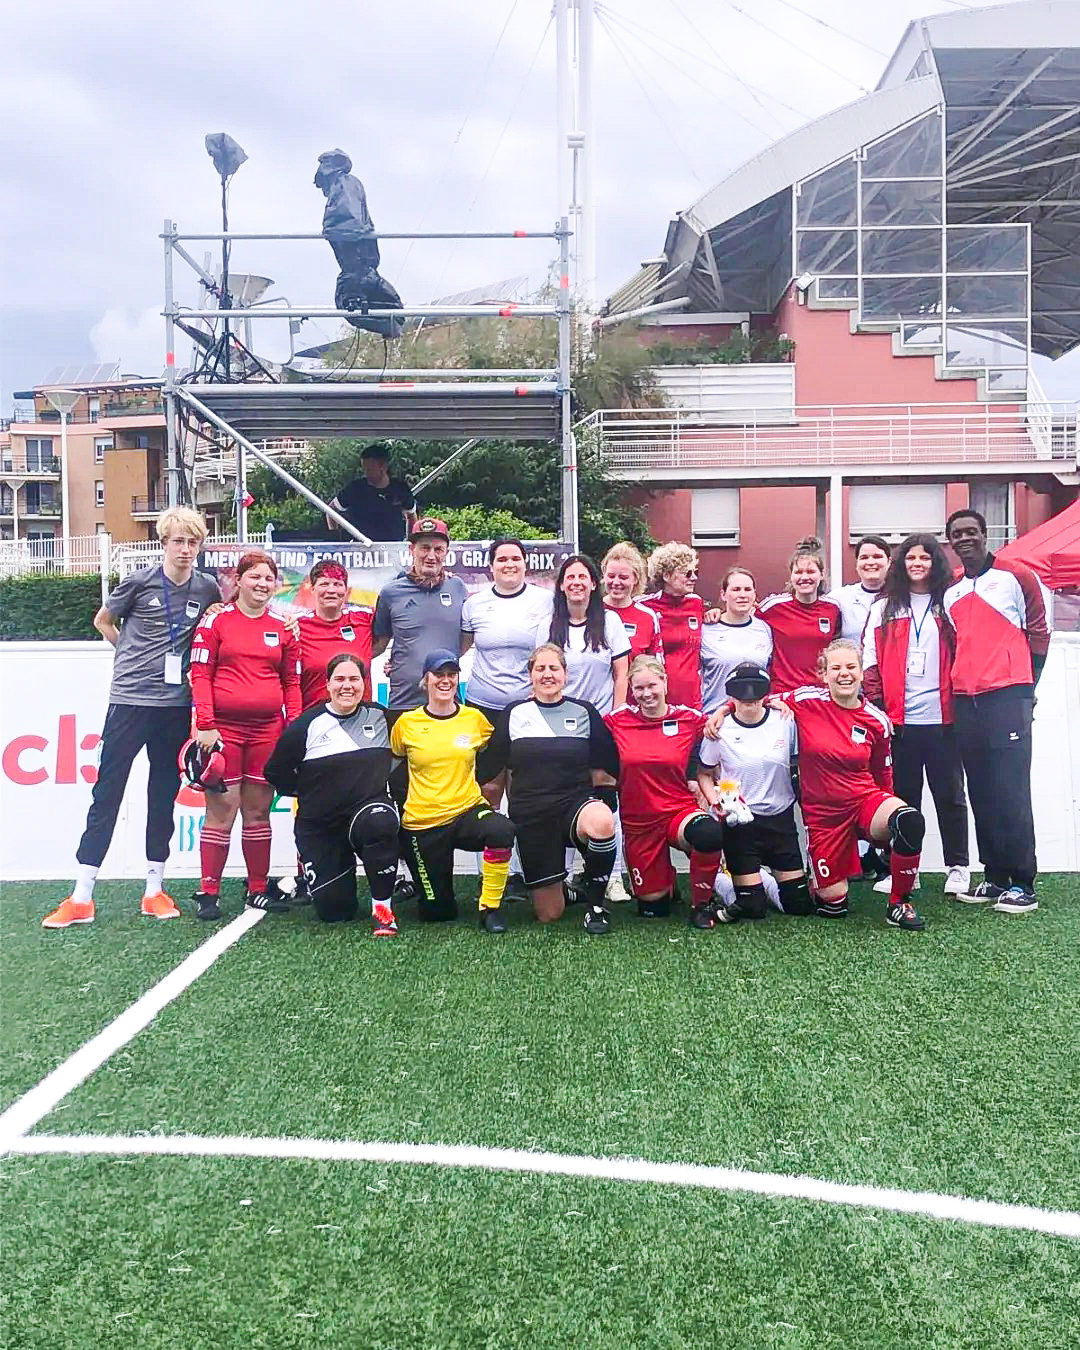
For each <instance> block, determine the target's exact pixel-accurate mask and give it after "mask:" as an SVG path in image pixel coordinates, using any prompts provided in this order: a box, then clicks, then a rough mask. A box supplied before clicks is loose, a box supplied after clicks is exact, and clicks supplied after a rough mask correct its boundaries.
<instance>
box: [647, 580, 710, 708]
mask: <svg viewBox="0 0 1080 1350" xmlns="http://www.w3.org/2000/svg"><path fill="white" fill-rule="evenodd" d="M638 603H639V604H641V605H644V606H645V608H646V609H651V610H653V611H654V612H655V614H656V615H657V617H658V618H659V620H660V637H661V640H662V641H663V644H664V669H665V670H666V671H667V682H668V688H667V691H668V701H669V702H670V703H681V704H684V705H685V706H686V707H688V708H700V707H701V626H702V624H703V623H704V622H705V601H704V600H702V598H701V596H700V595H695V594H691V595H684V596H683V598H682V599H681V600H675V599H674V598H673V597H672V596H670V595H665V594H664V592H663V591H657V592H656V593H655V594H654V595H643V596H642V597H641V599H640V601H638Z"/></svg>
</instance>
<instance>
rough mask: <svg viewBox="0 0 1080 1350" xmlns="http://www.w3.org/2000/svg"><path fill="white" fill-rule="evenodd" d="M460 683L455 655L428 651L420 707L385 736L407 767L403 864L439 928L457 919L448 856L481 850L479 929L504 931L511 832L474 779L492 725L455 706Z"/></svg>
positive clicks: (421, 905) (424, 911) (421, 908)
mask: <svg viewBox="0 0 1080 1350" xmlns="http://www.w3.org/2000/svg"><path fill="white" fill-rule="evenodd" d="M460 677H461V662H460V660H459V658H458V655H457V653H456V652H452V651H450V650H449V648H447V649H445V650H440V649H436V650H435V651H432V652H429V653H428V655H427V656H426V657H425V659H424V669H423V675H422V677H421V688H422V690H423V692H424V695H425V699H426V701H425V703H424V706H423V707H421V708H415V709H414V710H413V711H412V712H407V713H403V714H402V716H401V717H399V718H398V720H397V721H396V722H395V723H394V729H393V731H392V732H391V735H390V748H391V749H392V750H393V752H394V754H395V755H397V756H398V758H399V759H404V760H405V761H406V763H407V764H408V768H409V791H408V795H407V796H406V798H405V816H404V820H403V825H404V831H403V834H404V841H405V861H406V862H407V863H408V865H409V870H410V871H411V872H412V874H413V881H414V882H415V884H416V888H417V891H418V902H417V905H418V914H419V918H420V921H421V923H443V922H445V921H447V920H449V919H455V918H457V901H456V900H455V899H454V850H455V849H462V850H465V851H467V852H475V851H476V850H478V849H483V852H484V860H483V879H482V883H481V888H480V927H481V928H482V929H483V930H484V931H485V932H487V933H504V932H505V931H506V919H505V918H504V917H503V910H502V900H503V893H504V892H505V890H506V878H507V875H508V873H509V871H510V853H511V850H512V848H513V845H514V833H515V832H514V826H513V825H512V824H511V822H510V821H509V820H508V819H507V817H506V816H504V815H502V814H500V812H498V811H493V810H492V808H491V807H490V806H489V805H488V804H487V802H486V800H485V799H484V794H483V793H482V792H481V791H480V785H479V783H478V782H477V781H476V757H477V754H478V752H479V751H480V750H482V749H483V748H484V746H486V745H487V743H488V741H489V740H490V739H491V735H492V731H493V727H492V725H491V723H490V722H489V721H488V719H487V718H486V717H485V716H484V714H483V713H482V712H480V711H479V709H477V708H470V707H467V706H462V704H461V703H460V702H459V700H458V681H459V679H460Z"/></svg>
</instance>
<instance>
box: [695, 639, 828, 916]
mask: <svg viewBox="0 0 1080 1350" xmlns="http://www.w3.org/2000/svg"><path fill="white" fill-rule="evenodd" d="M724 692H725V693H726V694H727V696H728V698H730V699H731V700H732V702H733V704H734V708H733V710H732V713H731V715H730V716H729V717H727V718H726V719H725V721H724V725H723V726H722V727H721V729H720V735H719V736H718V737H717V739H716V740H715V741H708V740H707V741H705V742H704V744H703V745H702V747H701V749H700V750H699V751H698V762H699V764H700V765H701V769H700V770H699V772H698V786H699V787H700V789H701V793H702V796H703V797H704V798H705V800H706V801H707V802H708V803H709V805H710V806H712V807H716V806H717V805H718V803H719V801H720V791H719V786H718V785H719V783H720V782H721V781H723V780H725V779H726V780H729V781H732V782H737V783H738V785H739V791H740V794H741V796H742V798H743V800H744V801H745V802H746V804H747V806H748V807H749V808H750V810H751V811H752V812H753V813H754V819H753V820H752V821H750V822H749V823H747V824H743V825H732V826H730V827H729V828H728V829H727V830H726V832H725V834H724V857H725V859H726V861H727V865H728V869H729V870H730V872H731V879H732V881H733V883H734V885H735V898H734V901H733V902H732V903H731V904H730V905H727V906H726V907H718V908H717V912H716V917H717V918H718V919H719V920H720V922H721V923H734V922H735V921H736V920H738V919H763V918H764V917H765V913H766V910H767V908H768V895H767V893H766V889H765V881H764V878H763V876H762V872H761V868H762V865H763V864H764V865H765V866H767V867H769V868H771V870H772V874H773V876H774V877H775V878H776V885H777V890H778V895H777V901H778V903H779V906H780V908H781V909H782V910H783V912H784V913H785V914H812V913H813V905H812V904H811V902H810V891H809V889H808V887H807V884H806V869H805V868H804V867H803V859H802V849H801V848H800V847H799V832H798V829H797V828H796V825H795V788H794V785H793V783H792V773H791V771H792V759H793V753H792V752H793V749H794V742H795V723H794V721H793V720H792V719H791V718H790V717H787V716H784V715H782V714H781V713H780V712H779V711H778V710H776V709H773V708H766V707H765V704H764V701H763V700H764V699H765V697H766V695H767V694H768V692H769V672H768V671H767V670H766V669H765V667H764V666H763V665H759V664H758V663H757V662H756V661H747V662H744V663H742V664H740V665H738V666H736V667H735V669H734V670H733V671H732V672H731V674H730V675H729V676H728V677H727V680H726V682H725V684H724Z"/></svg>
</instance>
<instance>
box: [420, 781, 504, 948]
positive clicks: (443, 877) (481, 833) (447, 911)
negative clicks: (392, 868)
mask: <svg viewBox="0 0 1080 1350" xmlns="http://www.w3.org/2000/svg"><path fill="white" fill-rule="evenodd" d="M514 833H515V831H514V826H513V823H512V822H511V821H510V820H509V819H508V818H507V817H506V816H504V815H502V814H501V813H500V812H498V811H493V810H492V809H491V807H490V806H488V805H487V804H486V803H481V804H480V805H478V806H471V807H470V808H469V809H468V811H462V813H461V815H460V816H455V817H454V819H453V820H448V821H447V822H446V824H445V825H433V826H432V827H431V829H429V830H406V829H403V830H402V832H401V837H402V842H403V845H404V850H403V851H404V853H405V861H406V862H407V863H408V865H409V871H410V872H411V873H412V877H413V881H414V882H415V883H416V889H417V891H418V892H419V899H418V900H417V912H418V916H419V918H420V921H421V922H422V923H442V922H444V921H445V920H447V919H455V918H457V901H456V900H455V899H454V851H455V849H462V850H463V851H465V852H468V853H475V852H477V851H478V850H480V849H485V848H504V849H505V848H512V847H513V844H514Z"/></svg>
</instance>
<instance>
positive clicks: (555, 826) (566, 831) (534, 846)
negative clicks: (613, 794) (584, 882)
mask: <svg viewBox="0 0 1080 1350" xmlns="http://www.w3.org/2000/svg"><path fill="white" fill-rule="evenodd" d="M595 801H599V798H598V797H596V796H594V795H593V794H592V793H591V792H590V793H586V794H584V795H583V796H580V797H578V798H576V799H575V800H574V801H573V802H571V803H570V804H569V806H567V807H566V808H564V809H563V810H561V811H557V812H554V813H553V814H552V815H550V816H547V817H545V819H544V820H538V821H533V822H531V823H530V824H527V825H518V826H517V846H518V856H519V857H520V858H521V872H522V875H523V876H524V878H525V885H526V886H528V888H529V889H530V890H533V889H535V888H536V887H537V886H554V885H555V883H556V882H558V881H562V879H563V878H564V877H565V876H566V850H567V848H577V846H578V844H577V840H576V839H575V838H574V826H575V825H576V824H577V818H578V815H579V814H580V812H581V808H582V807H583V806H586V805H588V803H589V802H595ZM516 823H517V822H515V824H516Z"/></svg>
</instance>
